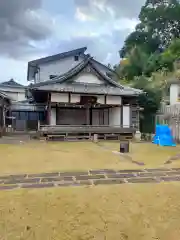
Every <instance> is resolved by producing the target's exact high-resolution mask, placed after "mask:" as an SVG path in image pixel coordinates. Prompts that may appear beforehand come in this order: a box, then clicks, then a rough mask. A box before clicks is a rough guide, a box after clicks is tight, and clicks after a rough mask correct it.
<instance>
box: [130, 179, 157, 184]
mask: <svg viewBox="0 0 180 240" xmlns="http://www.w3.org/2000/svg"><path fill="white" fill-rule="evenodd" d="M126 180H127V182H128V183H152V182H158V181H157V180H156V179H155V178H129V179H126Z"/></svg>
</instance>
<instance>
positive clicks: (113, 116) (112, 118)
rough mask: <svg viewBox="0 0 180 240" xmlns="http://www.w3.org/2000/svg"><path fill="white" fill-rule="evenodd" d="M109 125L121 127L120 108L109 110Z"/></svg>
mask: <svg viewBox="0 0 180 240" xmlns="http://www.w3.org/2000/svg"><path fill="white" fill-rule="evenodd" d="M109 125H110V126H120V125H121V107H114V108H111V109H110V111H109Z"/></svg>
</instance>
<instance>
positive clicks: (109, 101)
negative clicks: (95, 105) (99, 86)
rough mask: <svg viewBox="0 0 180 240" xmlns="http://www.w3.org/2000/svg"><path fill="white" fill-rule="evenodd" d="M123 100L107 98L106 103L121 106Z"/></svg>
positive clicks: (117, 97) (112, 97) (116, 97)
mask: <svg viewBox="0 0 180 240" xmlns="http://www.w3.org/2000/svg"><path fill="white" fill-rule="evenodd" d="M121 102H122V98H121V97H120V96H107V99H106V103H107V104H110V105H121Z"/></svg>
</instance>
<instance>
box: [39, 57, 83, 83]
mask: <svg viewBox="0 0 180 240" xmlns="http://www.w3.org/2000/svg"><path fill="white" fill-rule="evenodd" d="M81 61H82V58H81V57H79V61H74V57H67V58H64V59H62V60H57V61H52V62H47V63H44V64H41V65H39V68H40V73H39V78H40V79H36V82H44V81H47V80H49V75H61V74H64V73H66V72H67V71H69V70H70V69H71V68H73V67H75V66H76V65H77V64H79V62H81Z"/></svg>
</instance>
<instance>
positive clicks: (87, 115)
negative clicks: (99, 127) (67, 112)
mask: <svg viewBox="0 0 180 240" xmlns="http://www.w3.org/2000/svg"><path fill="white" fill-rule="evenodd" d="M89 115H90V114H89V106H86V125H89Z"/></svg>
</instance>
